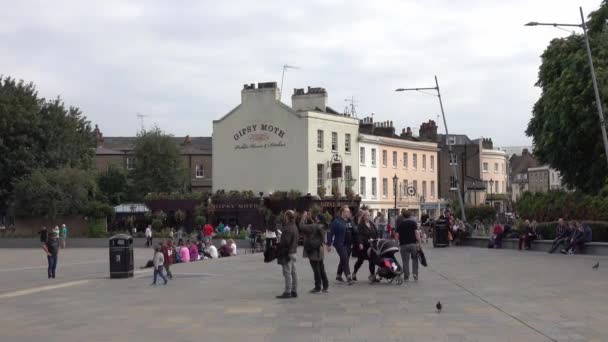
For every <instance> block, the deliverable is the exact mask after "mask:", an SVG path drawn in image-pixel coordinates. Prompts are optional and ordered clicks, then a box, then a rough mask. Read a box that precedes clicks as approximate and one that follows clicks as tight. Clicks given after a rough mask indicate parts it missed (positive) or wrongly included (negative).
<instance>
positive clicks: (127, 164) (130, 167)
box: [125, 157, 137, 171]
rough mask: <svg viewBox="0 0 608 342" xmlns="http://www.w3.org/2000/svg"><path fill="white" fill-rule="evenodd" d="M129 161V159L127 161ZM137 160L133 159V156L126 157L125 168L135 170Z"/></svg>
mask: <svg viewBox="0 0 608 342" xmlns="http://www.w3.org/2000/svg"><path fill="white" fill-rule="evenodd" d="M129 161H131V162H130V163H129ZM136 162H137V159H135V157H127V159H126V160H125V168H126V169H127V170H129V171H130V170H135V163H136Z"/></svg>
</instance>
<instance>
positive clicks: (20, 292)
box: [0, 279, 89, 299]
mask: <svg viewBox="0 0 608 342" xmlns="http://www.w3.org/2000/svg"><path fill="white" fill-rule="evenodd" d="M88 282H89V280H88V279H84V280H77V281H69V282H66V283H60V284H54V285H45V286H38V287H33V288H30V289H24V290H18V291H14V292H9V293H3V294H0V299H7V298H14V297H20V296H26V295H29V294H33V293H38V292H44V291H50V290H55V289H61V288H64V287H70V286H77V285H82V284H85V283H88Z"/></svg>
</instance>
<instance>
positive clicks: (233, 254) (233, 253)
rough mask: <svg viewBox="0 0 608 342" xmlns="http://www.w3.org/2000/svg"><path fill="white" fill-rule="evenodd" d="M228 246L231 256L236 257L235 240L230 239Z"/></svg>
mask: <svg viewBox="0 0 608 342" xmlns="http://www.w3.org/2000/svg"><path fill="white" fill-rule="evenodd" d="M228 244H229V245H230V250H231V253H230V255H232V256H236V243H235V242H234V240H232V239H230V240H228Z"/></svg>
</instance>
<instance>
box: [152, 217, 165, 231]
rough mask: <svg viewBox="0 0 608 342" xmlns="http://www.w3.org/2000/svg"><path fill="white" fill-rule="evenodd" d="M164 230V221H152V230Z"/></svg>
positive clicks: (157, 219) (156, 219)
mask: <svg viewBox="0 0 608 342" xmlns="http://www.w3.org/2000/svg"><path fill="white" fill-rule="evenodd" d="M162 228H163V221H162V220H161V219H159V218H155V219H153V220H152V229H154V230H156V231H160V230H161V229H162Z"/></svg>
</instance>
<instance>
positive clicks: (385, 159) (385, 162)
mask: <svg viewBox="0 0 608 342" xmlns="http://www.w3.org/2000/svg"><path fill="white" fill-rule="evenodd" d="M387 166H388V151H387V150H382V167H387Z"/></svg>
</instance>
